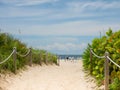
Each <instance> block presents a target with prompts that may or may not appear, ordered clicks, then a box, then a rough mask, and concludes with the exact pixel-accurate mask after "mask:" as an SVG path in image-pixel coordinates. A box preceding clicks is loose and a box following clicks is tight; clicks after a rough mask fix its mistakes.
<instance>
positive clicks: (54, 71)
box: [4, 60, 96, 90]
mask: <svg viewBox="0 0 120 90" xmlns="http://www.w3.org/2000/svg"><path fill="white" fill-rule="evenodd" d="M95 86H96V85H95V83H94V82H90V81H89V82H87V79H86V77H85V73H84V72H83V68H82V61H80V60H79V61H76V62H70V61H67V62H65V61H61V65H60V66H55V65H53V66H51V65H49V66H42V67H40V66H33V67H28V70H25V71H23V72H22V73H20V74H18V75H14V76H11V77H8V78H7V83H6V89H4V90H95V89H94V87H95Z"/></svg>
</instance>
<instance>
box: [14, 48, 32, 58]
mask: <svg viewBox="0 0 120 90" xmlns="http://www.w3.org/2000/svg"><path fill="white" fill-rule="evenodd" d="M29 53H30V49H29V50H28V52H27V53H26V54H25V55H22V54H19V53H18V52H16V54H17V55H18V56H20V57H26V56H27V55H29Z"/></svg>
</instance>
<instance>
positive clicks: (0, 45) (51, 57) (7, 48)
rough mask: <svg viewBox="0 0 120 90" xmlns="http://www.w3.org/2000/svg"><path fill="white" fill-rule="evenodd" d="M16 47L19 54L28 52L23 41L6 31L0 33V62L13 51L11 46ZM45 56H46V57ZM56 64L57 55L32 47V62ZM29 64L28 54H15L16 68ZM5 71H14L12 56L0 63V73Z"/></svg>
mask: <svg viewBox="0 0 120 90" xmlns="http://www.w3.org/2000/svg"><path fill="white" fill-rule="evenodd" d="M14 47H16V51H17V52H19V53H20V54H25V53H27V52H28V50H29V48H28V47H27V45H26V44H25V43H22V42H21V41H20V40H18V39H16V38H14V37H13V36H12V35H10V34H7V33H0V62H2V61H4V60H5V59H6V58H7V57H8V56H9V55H10V54H11V53H12V51H13V48H14ZM46 55H47V56H46ZM46 57H47V58H46ZM46 59H47V64H52V63H55V64H57V56H56V55H55V54H52V53H50V52H47V51H46V50H39V49H34V48H32V63H35V64H40V65H42V63H46ZM28 64H29V58H28V56H27V57H25V58H22V57H20V56H18V55H17V58H16V67H17V69H20V68H23V67H25V65H28ZM5 71H11V72H14V61H13V56H11V57H10V59H9V60H7V61H6V62H4V63H2V64H0V73H3V72H5Z"/></svg>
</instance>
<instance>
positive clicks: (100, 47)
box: [83, 29, 120, 90]
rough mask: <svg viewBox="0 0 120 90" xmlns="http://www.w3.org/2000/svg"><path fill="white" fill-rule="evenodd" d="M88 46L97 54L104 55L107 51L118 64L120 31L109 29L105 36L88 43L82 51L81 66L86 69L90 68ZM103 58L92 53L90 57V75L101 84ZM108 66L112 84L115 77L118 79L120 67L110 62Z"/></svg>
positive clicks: (119, 57) (102, 78) (119, 62)
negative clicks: (91, 70)
mask: <svg viewBox="0 0 120 90" xmlns="http://www.w3.org/2000/svg"><path fill="white" fill-rule="evenodd" d="M90 48H92V50H93V51H94V52H95V53H96V54H97V55H98V56H104V54H105V52H106V51H107V52H109V56H110V58H111V59H113V60H114V62H116V63H117V64H119V65H120V31H117V32H112V30H111V29H109V30H108V31H107V32H106V35H105V36H102V37H101V38H94V39H93V41H92V43H91V44H90V45H88V47H87V48H86V50H85V51H84V53H83V66H84V68H85V69H86V70H90V67H91V64H90ZM104 60H105V59H99V58H97V57H95V56H94V55H93V58H92V67H93V68H92V69H93V72H92V75H93V76H95V77H96V79H97V80H98V81H100V82H101V84H102V82H103V81H104ZM109 67H110V82H111V84H112V83H113V82H114V79H115V78H116V77H117V78H118V79H119V80H120V69H119V68H118V67H117V66H115V65H114V64H113V63H111V62H110V65H109ZM101 80H102V81H101ZM119 90H120V88H119Z"/></svg>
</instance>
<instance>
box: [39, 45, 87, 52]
mask: <svg viewBox="0 0 120 90" xmlns="http://www.w3.org/2000/svg"><path fill="white" fill-rule="evenodd" d="M86 47H87V44H86V43H81V44H74V43H64V44H62V43H53V44H50V45H46V46H39V47H38V48H40V49H45V50H48V51H52V52H54V51H56V52H63V53H64V52H66V53H72V52H73V53H75V52H77V53H78V52H83V50H84V49H85V48H86Z"/></svg>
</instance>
